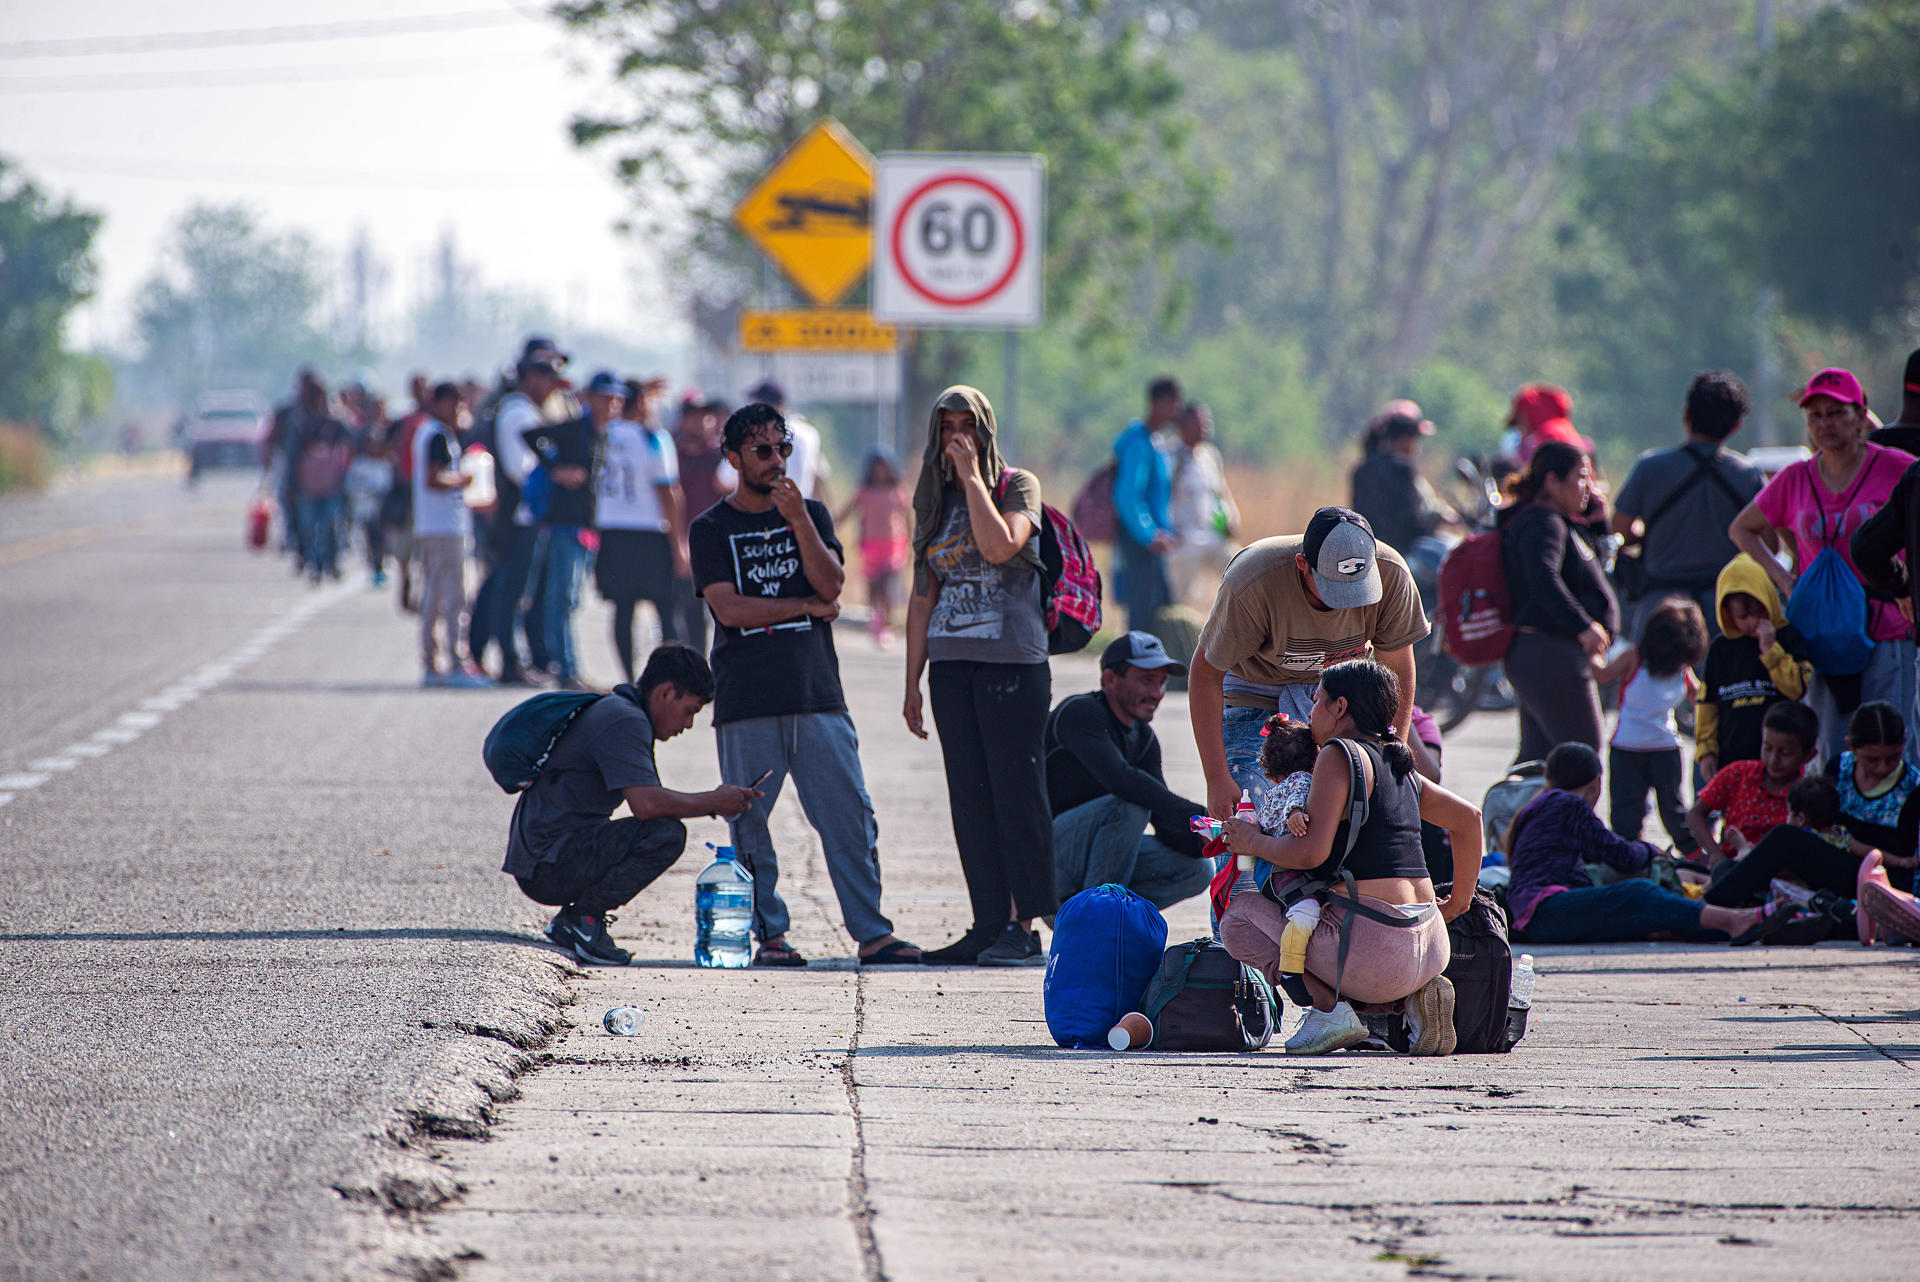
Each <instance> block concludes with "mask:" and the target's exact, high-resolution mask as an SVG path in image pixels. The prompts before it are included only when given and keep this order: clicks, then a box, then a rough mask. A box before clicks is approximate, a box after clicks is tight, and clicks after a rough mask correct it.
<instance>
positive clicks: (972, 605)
mask: <svg viewBox="0 0 1920 1282" xmlns="http://www.w3.org/2000/svg"><path fill="white" fill-rule="evenodd" d="M1045 519H1046V518H1045V515H1044V512H1043V508H1042V505H1041V501H1040V481H1039V478H1037V477H1035V476H1034V475H1033V473H1031V472H1027V471H1024V470H1021V469H1018V468H1007V467H1004V466H1003V465H1002V463H1001V458H1000V447H999V442H998V440H997V438H996V436H995V431H994V420H993V406H992V405H991V404H989V403H988V401H987V398H986V397H985V396H984V395H983V394H982V393H981V392H979V391H978V390H977V389H975V388H971V387H959V386H956V387H949V388H948V389H947V390H946V391H944V392H942V393H941V394H940V396H939V398H938V399H937V400H935V401H934V404H933V412H932V414H931V415H930V416H929V422H928V425H927V444H926V450H925V452H924V454H923V456H922V458H921V463H920V479H919V481H918V482H917V483H916V484H915V486H914V491H913V595H912V597H911V598H910V599H909V600H908V603H907V693H906V702H905V704H904V705H903V707H902V709H901V714H902V716H904V717H905V719H906V723H907V729H908V730H910V731H911V732H912V733H913V734H914V735H915V736H917V737H919V738H921V739H924V738H926V737H927V730H926V724H925V721H924V719H923V715H922V703H921V695H920V678H921V674H922V673H926V674H927V689H928V693H929V694H930V696H931V698H932V701H933V719H934V722H935V724H936V725H938V726H939V729H940V751H941V755H942V757H943V758H944V759H945V762H946V772H947V796H948V800H949V802H950V804H951V807H952V810H953V838H954V844H955V846H956V847H958V850H959V854H960V869H961V871H962V872H963V873H964V874H965V875H966V880H967V897H968V900H969V901H970V903H971V906H972V910H973V921H972V923H971V924H970V925H969V926H968V928H967V932H966V934H964V935H963V936H961V938H960V939H958V940H956V941H955V942H954V943H952V944H949V945H948V946H947V947H945V948H937V949H935V950H934V951H932V952H930V953H928V954H927V955H926V960H927V961H928V962H931V963H935V964H940V963H957V964H960V965H972V964H975V963H978V964H980V965H983V966H1044V965H1046V961H1047V957H1046V952H1045V950H1044V949H1043V948H1042V947H1041V945H1040V937H1039V934H1038V933H1037V932H1036V931H1035V930H1034V929H1033V922H1034V919H1035V918H1039V917H1048V916H1051V915H1052V914H1053V910H1054V906H1055V904H1056V902H1057V900H1056V898H1055V892H1054V879H1053V815H1052V811H1051V810H1050V809H1049V807H1048V804H1047V777H1046V770H1045V768H1044V765H1043V762H1042V756H1043V752H1044V747H1043V740H1044V737H1045V732H1046V724H1047V711H1048V708H1049V707H1050V706H1051V704H1052V694H1053V678H1052V670H1051V669H1050V668H1049V666H1048V663H1047V655H1048V636H1047V632H1048V629H1047V619H1046V600H1047V598H1046V584H1045V582H1044V578H1045V567H1044V565H1043V563H1042V561H1041V552H1040V548H1041V523H1042V522H1043V521H1044V520H1045Z"/></svg>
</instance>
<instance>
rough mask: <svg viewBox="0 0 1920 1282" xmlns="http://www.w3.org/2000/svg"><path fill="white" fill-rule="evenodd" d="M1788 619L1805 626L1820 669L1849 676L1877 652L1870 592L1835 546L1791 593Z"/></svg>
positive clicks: (1824, 550)
mask: <svg viewBox="0 0 1920 1282" xmlns="http://www.w3.org/2000/svg"><path fill="white" fill-rule="evenodd" d="M1787 622H1789V623H1791V624H1792V625H1793V626H1794V627H1796V628H1798V629H1799V630H1800V639H1801V640H1802V641H1804V642H1806V646H1807V658H1808V659H1810V660H1812V662H1813V668H1814V671H1816V672H1823V673H1826V674H1828V675H1830V676H1836V677H1847V676H1852V675H1854V674H1855V673H1857V672H1863V671H1865V670H1866V666H1867V660H1869V659H1871V658H1872V657H1873V640H1872V638H1870V637H1868V636H1867V592H1866V589H1865V588H1862V587H1861V586H1860V580H1859V579H1856V578H1855V577H1854V576H1853V571H1852V570H1851V569H1850V568H1848V566H1847V563H1846V562H1845V561H1843V560H1841V558H1840V553H1839V551H1838V550H1836V549H1835V548H1833V547H1831V546H1829V547H1825V548H1822V549H1821V550H1820V555H1818V556H1816V557H1814V558H1813V564H1812V565H1810V566H1808V567H1807V572H1806V573H1805V574H1803V575H1801V576H1800V578H1799V581H1798V582H1796V583H1795V584H1794V585H1793V595H1792V596H1790V597H1788V598H1787Z"/></svg>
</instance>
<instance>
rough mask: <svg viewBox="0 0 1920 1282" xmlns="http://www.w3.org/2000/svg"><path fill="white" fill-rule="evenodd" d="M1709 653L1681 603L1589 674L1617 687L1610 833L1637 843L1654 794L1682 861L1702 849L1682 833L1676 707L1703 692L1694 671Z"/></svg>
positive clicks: (1699, 623) (1653, 617)
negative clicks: (1649, 793)
mask: <svg viewBox="0 0 1920 1282" xmlns="http://www.w3.org/2000/svg"><path fill="white" fill-rule="evenodd" d="M1706 652H1707V621H1706V620H1705V619H1703V618H1702V617H1701V616H1700V607H1699V606H1697V605H1695V604H1694V603H1693V602H1692V601H1690V600H1688V599H1687V598H1686V597H1683V596H1670V597H1667V598H1666V599H1665V600H1663V601H1661V602H1660V603H1659V604H1658V605H1656V606H1655V607H1654V608H1653V610H1652V612H1650V613H1649V614H1648V615H1647V619H1646V622H1645V623H1644V624H1643V625H1642V626H1641V629H1640V643H1639V644H1638V645H1630V646H1628V647H1627V648H1626V649H1624V650H1622V651H1621V652H1620V654H1619V656H1618V657H1617V658H1615V659H1614V660H1613V662H1611V663H1608V664H1606V665H1605V666H1603V667H1601V668H1600V669H1599V670H1598V671H1597V672H1595V673H1594V680H1595V681H1596V682H1598V683H1599V684H1600V685H1607V684H1609V683H1610V682H1613V681H1619V682H1620V716H1619V718H1618V720H1617V721H1616V722H1615V723H1614V728H1613V739H1612V740H1611V741H1610V742H1609V744H1608V746H1607V812H1608V815H1609V817H1610V819H1611V821H1612V825H1613V830H1614V831H1615V832H1617V833H1619V834H1620V835H1621V836H1622V837H1627V838H1637V837H1639V835H1640V825H1641V823H1642V821H1643V820H1645V819H1646V817H1647V790H1648V789H1649V788H1651V789H1652V790H1653V799H1654V804H1655V806H1656V807H1657V808H1658V810H1659V812H1660V826H1661V827H1663V828H1665V829H1666V830H1667V836H1669V837H1671V838H1672V839H1673V845H1674V848H1675V849H1676V850H1678V851H1679V852H1680V853H1681V854H1683V855H1691V854H1692V853H1693V852H1694V850H1695V849H1696V848H1698V846H1699V844H1700V843H1699V842H1698V841H1696V840H1694V836H1693V834H1692V833H1691V832H1689V831H1687V807H1686V803H1685V802H1683V801H1681V800H1680V796H1681V793H1680V732H1679V730H1678V729H1677V728H1676V727H1675V726H1674V723H1673V709H1674V705H1675V704H1677V703H1679V702H1680V700H1682V699H1691V698H1693V697H1694V696H1695V695H1696V694H1697V693H1698V692H1699V689H1700V683H1699V682H1698V681H1696V680H1695V679H1694V676H1693V665H1694V664H1696V663H1699V662H1700V659H1701V656H1702V655H1704V654H1705V653H1706Z"/></svg>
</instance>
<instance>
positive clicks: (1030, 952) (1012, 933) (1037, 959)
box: [976, 921, 1047, 966]
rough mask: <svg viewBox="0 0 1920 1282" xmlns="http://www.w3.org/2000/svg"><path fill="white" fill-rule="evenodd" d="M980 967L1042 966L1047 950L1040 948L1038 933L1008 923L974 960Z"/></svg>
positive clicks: (1045, 959)
mask: <svg viewBox="0 0 1920 1282" xmlns="http://www.w3.org/2000/svg"><path fill="white" fill-rule="evenodd" d="M976 964H978V965H981V966H1044V965H1046V964H1047V950H1046V949H1044V948H1042V947H1041V946H1040V932H1039V931H1037V930H1027V929H1024V928H1023V927H1022V926H1021V925H1020V923H1019V922H1017V921H1010V922H1008V923H1007V928H1006V930H1004V931H1002V932H1001V934H1000V938H999V939H996V940H995V941H994V942H993V943H991V944H989V945H988V946H987V947H986V949H985V950H983V951H982V952H981V954H980V956H979V957H978V958H977V959H976Z"/></svg>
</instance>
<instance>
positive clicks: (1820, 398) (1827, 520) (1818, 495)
mask: <svg viewBox="0 0 1920 1282" xmlns="http://www.w3.org/2000/svg"><path fill="white" fill-rule="evenodd" d="M1799 402H1800V408H1801V411H1802V412H1803V413H1804V414H1805V415H1806V419H1807V443H1808V444H1809V445H1811V446H1812V447H1813V449H1814V451H1815V453H1814V456H1813V457H1812V458H1810V459H1805V460H1803V461H1801V462H1798V463H1795V464H1793V465H1792V466H1791V467H1788V468H1784V469H1782V470H1781V471H1780V472H1779V473H1778V474H1777V475H1776V476H1775V477H1774V478H1773V479H1772V480H1771V481H1768V482H1767V484H1766V487H1765V488H1764V489H1762V490H1761V491H1760V494H1759V496H1758V497H1757V498H1755V499H1754V500H1753V502H1751V503H1749V504H1747V506H1746V507H1744V508H1742V509H1741V511H1740V515H1739V516H1737V517H1735V518H1734V520H1733V524H1732V526H1730V527H1729V528H1728V530H1727V533H1728V534H1729V535H1730V536H1731V537H1732V538H1733V541H1734V543H1735V545H1737V546H1738V547H1739V549H1740V550H1741V551H1742V552H1745V553H1746V554H1747V555H1748V556H1750V557H1752V558H1753V559H1754V560H1756V561H1758V562H1759V563H1760V568H1761V569H1763V570H1765V571H1766V572H1767V577H1768V578H1770V579H1772V580H1773V582H1774V585H1775V586H1776V587H1778V588H1779V589H1780V595H1781V596H1782V597H1783V598H1785V600H1786V603H1787V619H1788V620H1789V621H1790V622H1791V623H1793V625H1794V626H1795V627H1797V628H1798V629H1799V630H1800V633H1801V636H1802V637H1803V638H1804V639H1805V641H1806V643H1807V654H1808V657H1809V658H1810V659H1812V660H1813V669H1814V676H1813V681H1812V682H1811V684H1810V685H1809V686H1808V688H1807V703H1808V704H1809V705H1810V706H1811V707H1812V708H1813V710H1814V712H1816V713H1817V714H1819V717H1820V755H1821V757H1822V759H1824V760H1831V759H1833V758H1834V757H1837V756H1839V755H1840V752H1841V749H1842V741H1843V740H1844V739H1845V737H1846V730H1847V718H1848V717H1849V716H1851V715H1852V714H1853V710H1854V709H1855V708H1857V707H1859V706H1860V705H1861V704H1862V703H1874V702H1881V703H1890V704H1892V705H1893V706H1894V707H1896V708H1911V707H1913V698H1914V670H1913V624H1912V622H1911V621H1910V620H1908V619H1907V618H1906V617H1905V616H1904V615H1903V614H1902V613H1901V612H1900V607H1899V603H1898V601H1897V600H1895V599H1893V598H1890V597H1885V596H1882V597H1880V598H1878V599H1871V598H1869V597H1868V594H1867V591H1866V587H1867V583H1868V580H1867V576H1866V575H1865V574H1863V573H1862V572H1861V570H1860V569H1859V567H1858V566H1856V565H1855V563H1854V560H1853V549H1852V546H1851V543H1852V539H1853V535H1854V533H1855V532H1856V531H1857V530H1859V529H1861V528H1862V527H1863V526H1865V525H1866V523H1867V522H1868V521H1869V520H1870V519H1871V518H1872V516H1873V515H1874V513H1876V512H1878V511H1879V510H1880V508H1881V507H1882V505H1884V504H1885V503H1886V502H1887V501H1888V500H1889V499H1890V498H1891V497H1892V496H1893V494H1894V491H1895V490H1896V488H1897V487H1898V486H1899V483H1900V478H1901V476H1902V475H1903V474H1904V473H1905V471H1906V469H1907V468H1908V467H1910V466H1912V464H1913V462H1914V458H1913V455H1911V454H1908V453H1905V452H1904V451H1901V450H1895V449H1888V448H1887V447H1886V446H1884V445H1875V444H1873V442H1872V441H1870V440H1869V439H1868V434H1869V433H1870V432H1872V430H1873V419H1872V418H1871V417H1870V416H1869V415H1868V414H1867V394H1866V392H1865V391H1864V390H1863V389H1862V388H1861V386H1860V380H1859V379H1857V378H1855V377H1854V376H1853V375H1852V374H1851V373H1849V372H1848V371H1846V370H1844V369H1823V370H1821V371H1820V372H1819V373H1817V374H1815V375H1814V376H1813V377H1812V378H1810V379H1808V380H1807V385H1806V387H1804V388H1803V389H1801V392H1800V396H1799ZM1769 530H1771V531H1772V532H1773V534H1774V535H1775V536H1777V537H1778V539H1779V540H1780V542H1781V545H1782V548H1783V550H1785V551H1786V552H1788V553H1790V554H1791V555H1792V557H1793V569H1791V570H1789V569H1788V568H1787V567H1786V565H1785V564H1783V563H1782V562H1781V560H1780V558H1779V557H1778V556H1776V555H1775V554H1774V551H1773V549H1772V548H1770V547H1768V546H1767V532H1768V531H1769ZM1829 552H1831V553H1832V554H1833V555H1832V556H1828V555H1827V554H1828V553H1829ZM1803 581H1805V582H1806V583H1807V584H1808V587H1809V588H1810V589H1812V590H1810V591H1803V593H1802V595H1801V597H1800V598H1799V599H1797V600H1796V598H1795V596H1794V590H1795V588H1796V587H1797V586H1799V585H1800V584H1801V583H1802V582H1803ZM1843 614H1844V615H1845V616H1846V617H1841V616H1842V615H1843ZM1907 759H1908V760H1909V761H1916V762H1920V749H1917V750H1915V752H1913V753H1910V755H1909V756H1908V758H1907Z"/></svg>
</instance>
